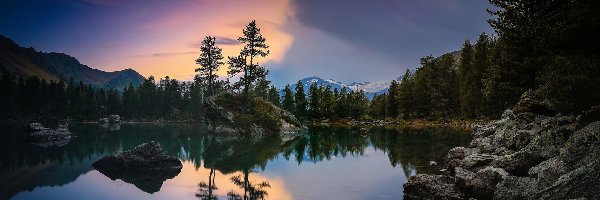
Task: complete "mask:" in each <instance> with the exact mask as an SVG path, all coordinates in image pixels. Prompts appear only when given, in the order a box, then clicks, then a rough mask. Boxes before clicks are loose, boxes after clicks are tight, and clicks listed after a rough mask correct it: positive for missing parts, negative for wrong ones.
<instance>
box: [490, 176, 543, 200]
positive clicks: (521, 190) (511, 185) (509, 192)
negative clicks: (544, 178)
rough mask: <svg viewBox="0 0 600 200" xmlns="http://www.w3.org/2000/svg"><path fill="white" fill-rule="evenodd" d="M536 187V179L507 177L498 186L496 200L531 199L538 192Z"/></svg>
mask: <svg viewBox="0 0 600 200" xmlns="http://www.w3.org/2000/svg"><path fill="white" fill-rule="evenodd" d="M535 185H536V179H534V178H529V177H517V176H506V177H505V178H504V180H502V181H501V182H500V183H498V184H497V185H496V190H495V191H494V199H531V197H532V196H533V195H534V194H536V193H537V192H538V189H537V187H532V186H535Z"/></svg>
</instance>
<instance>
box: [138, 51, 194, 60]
mask: <svg viewBox="0 0 600 200" xmlns="http://www.w3.org/2000/svg"><path fill="white" fill-rule="evenodd" d="M189 54H198V52H195V51H188V52H168V53H153V54H141V55H132V56H129V57H155V58H160V57H171V56H180V55H189Z"/></svg>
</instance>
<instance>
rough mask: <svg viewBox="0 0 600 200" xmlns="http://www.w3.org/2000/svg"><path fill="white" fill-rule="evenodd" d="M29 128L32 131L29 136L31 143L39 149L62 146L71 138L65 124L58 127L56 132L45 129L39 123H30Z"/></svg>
mask: <svg viewBox="0 0 600 200" xmlns="http://www.w3.org/2000/svg"><path fill="white" fill-rule="evenodd" d="M29 128H30V129H31V130H32V131H33V132H32V133H30V134H29V136H30V137H31V138H32V140H33V143H34V144H36V145H38V146H41V147H51V146H64V145H66V144H67V143H69V141H70V140H71V138H72V136H71V135H72V134H71V132H69V130H68V127H67V124H65V123H63V124H60V125H58V128H57V129H56V130H53V129H50V128H46V127H44V125H42V124H41V123H31V124H29Z"/></svg>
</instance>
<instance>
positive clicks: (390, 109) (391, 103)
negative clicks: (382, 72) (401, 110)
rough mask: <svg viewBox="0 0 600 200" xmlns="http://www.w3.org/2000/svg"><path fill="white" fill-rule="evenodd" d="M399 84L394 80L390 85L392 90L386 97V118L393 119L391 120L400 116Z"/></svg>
mask: <svg viewBox="0 0 600 200" xmlns="http://www.w3.org/2000/svg"><path fill="white" fill-rule="evenodd" d="M399 87H400V86H399V84H398V82H396V80H393V81H392V83H391V84H390V88H389V92H388V95H387V97H386V101H387V102H386V112H385V115H384V117H391V118H395V117H397V116H398V107H399V103H398V98H399V97H398V93H399V90H400V88H399Z"/></svg>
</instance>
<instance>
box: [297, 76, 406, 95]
mask: <svg viewBox="0 0 600 200" xmlns="http://www.w3.org/2000/svg"><path fill="white" fill-rule="evenodd" d="M397 80H402V76H400V77H398V78H397ZM300 82H301V83H302V86H303V87H304V92H305V93H306V94H308V90H309V87H310V85H311V84H313V83H316V84H317V85H322V86H324V87H325V86H328V85H329V86H330V87H331V90H334V89H335V88H337V89H338V90H341V89H342V88H343V87H346V88H348V89H350V90H352V91H360V90H362V91H364V92H365V95H366V96H367V98H369V99H373V97H375V95H380V94H384V93H387V92H388V90H389V85H390V83H391V82H392V81H391V80H390V81H376V82H352V83H350V84H344V83H342V82H339V81H335V80H333V79H322V78H320V77H318V76H309V77H306V78H303V79H300ZM296 86H297V83H294V84H291V85H290V88H291V89H292V90H294V91H295V89H296Z"/></svg>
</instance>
